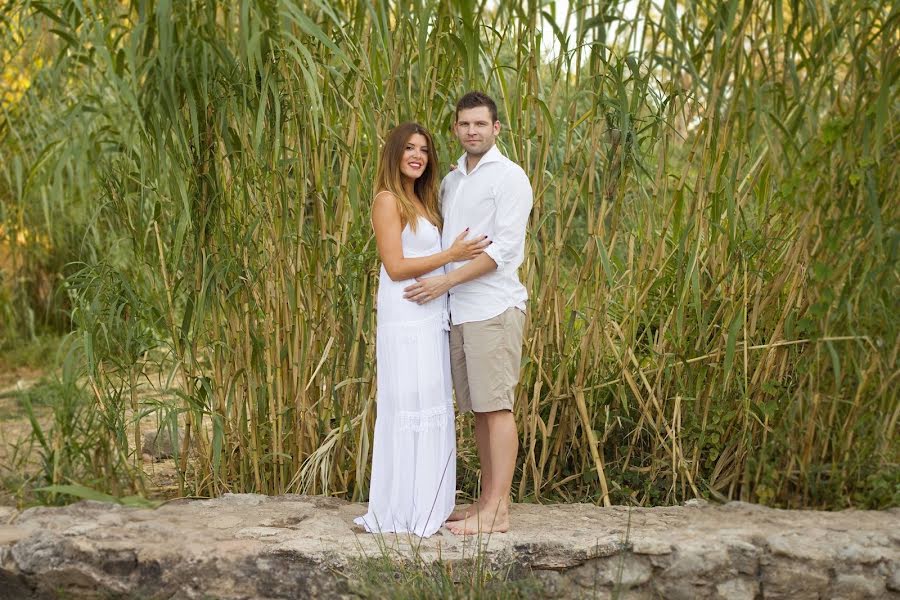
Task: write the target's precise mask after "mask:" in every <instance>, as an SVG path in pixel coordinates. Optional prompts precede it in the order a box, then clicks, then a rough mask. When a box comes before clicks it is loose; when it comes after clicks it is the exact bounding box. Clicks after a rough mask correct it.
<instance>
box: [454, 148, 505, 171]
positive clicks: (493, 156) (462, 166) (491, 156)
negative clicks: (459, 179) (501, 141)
mask: <svg viewBox="0 0 900 600" xmlns="http://www.w3.org/2000/svg"><path fill="white" fill-rule="evenodd" d="M504 158H505V157H504V156H503V153H502V152H500V149H499V148H497V144H494V145H493V146H491V149H490V150H488V151H487V152H485V153H484V156H482V157H481V160H479V161H478V164H477V165H475V168H474V169H472V172H475V171H477V170H478V169H479V168H480V167H481V165H483V164H486V163H490V162H500V161H501V160H503V159H504ZM456 167H457V168H458V169H459V170H460V171H462V174H463V175H469V174H470V173H468V172H467V171H466V153H465V152H463V155H462V156H460V157H459V159H458V160H457V161H456Z"/></svg>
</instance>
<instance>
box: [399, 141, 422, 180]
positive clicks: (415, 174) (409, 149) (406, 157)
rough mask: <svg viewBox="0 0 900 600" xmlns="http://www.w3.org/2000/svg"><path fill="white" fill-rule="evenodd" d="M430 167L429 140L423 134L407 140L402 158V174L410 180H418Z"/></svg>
mask: <svg viewBox="0 0 900 600" xmlns="http://www.w3.org/2000/svg"><path fill="white" fill-rule="evenodd" d="M427 166H428V140H427V139H425V136H424V135H422V134H421V133H414V134H412V135H411V136H410V137H409V139H408V140H406V147H405V148H404V149H403V156H402V157H401V158H400V172H401V173H402V174H403V176H404V177H408V178H409V179H418V178H419V177H421V176H422V173H424V172H425V167H427Z"/></svg>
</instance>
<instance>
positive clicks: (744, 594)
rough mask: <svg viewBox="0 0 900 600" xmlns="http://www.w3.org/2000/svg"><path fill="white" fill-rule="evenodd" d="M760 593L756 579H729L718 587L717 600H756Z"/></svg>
mask: <svg viewBox="0 0 900 600" xmlns="http://www.w3.org/2000/svg"><path fill="white" fill-rule="evenodd" d="M758 593H759V582H758V581H756V580H755V579H753V580H750V579H743V578H742V579H729V580H728V581H723V582H722V583H720V584H719V585H717V586H716V596H715V597H716V598H717V599H718V598H721V599H722V600H754V598H756V595H757V594H758Z"/></svg>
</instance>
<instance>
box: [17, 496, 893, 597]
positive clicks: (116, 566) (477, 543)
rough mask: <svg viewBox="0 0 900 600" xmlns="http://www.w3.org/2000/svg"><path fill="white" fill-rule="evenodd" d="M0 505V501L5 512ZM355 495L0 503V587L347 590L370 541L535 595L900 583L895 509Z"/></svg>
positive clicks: (717, 592)
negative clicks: (450, 516)
mask: <svg viewBox="0 0 900 600" xmlns="http://www.w3.org/2000/svg"><path fill="white" fill-rule="evenodd" d="M4 511H5V512H4ZM364 512H365V509H364V507H363V505H360V504H353V503H349V502H344V501H341V500H336V499H331V498H322V497H310V496H297V495H286V496H278V497H268V496H259V495H253V494H226V495H225V496H223V497H221V498H216V499H212V500H180V501H175V502H171V503H168V504H166V505H164V506H162V507H160V508H158V509H156V510H147V509H134V508H125V507H122V506H119V505H111V504H105V503H99V502H91V501H83V502H79V503H77V504H72V505H70V506H66V507H61V508H51V507H36V508H31V509H28V510H25V511H23V512H21V513H16V512H15V511H13V510H11V509H2V508H0V599H6V598H15V599H16V600H19V599H28V598H34V599H37V598H55V597H57V594H56V592H57V591H58V590H65V592H66V593H67V595H66V596H65V597H67V598H110V597H112V598H153V599H193V598H221V599H228V600H232V599H234V600H237V599H251V598H254V599H256V598H259V599H276V598H297V597H352V594H351V590H350V589H348V586H347V582H346V580H345V579H344V578H342V577H338V576H336V572H340V571H343V570H345V569H346V568H347V566H348V565H349V564H350V563H351V562H352V561H353V560H355V559H358V558H360V557H362V556H366V555H367V556H378V555H380V554H381V552H382V551H383V550H384V549H387V551H389V552H396V553H397V555H398V556H404V555H405V556H410V555H411V554H412V552H413V549H414V548H415V549H416V551H417V552H418V553H419V554H420V556H421V557H422V558H424V559H425V560H438V559H440V560H444V561H461V560H471V558H472V557H473V555H474V554H475V553H476V552H477V551H478V548H479V547H481V548H482V549H483V551H484V552H485V555H486V558H487V559H488V561H489V562H490V563H491V564H493V565H495V566H497V567H498V568H499V567H506V566H509V565H510V564H515V565H516V566H517V569H516V571H517V572H523V573H527V572H528V571H529V570H530V571H531V572H532V573H534V574H535V575H536V576H537V577H538V579H539V580H540V581H541V582H542V585H543V587H544V595H545V597H547V598H581V597H585V596H587V597H591V598H600V599H602V598H609V597H611V596H612V594H613V591H614V590H618V591H619V592H622V593H621V594H619V597H620V598H626V599H638V598H658V597H664V598H674V599H682V598H683V599H694V598H728V599H747V600H755V599H757V598H791V599H803V598H810V599H813V598H815V599H818V598H900V509H896V508H895V509H891V510H888V511H855V510H846V511H842V512H816V511H784V510H775V509H769V508H764V507H760V506H755V505H750V504H744V503H740V502H734V503H730V504H725V505H722V506H712V505H695V506H678V507H657V508H627V507H612V508H600V507H597V506H593V505H587V504H569V505H543V506H541V505H534V504H519V505H514V506H513V508H512V510H511V523H512V526H513V530H512V531H511V532H510V533H505V534H494V535H492V536H490V537H489V538H486V539H482V540H475V539H473V538H471V537H470V538H458V537H456V536H454V535H452V534H451V533H449V532H447V531H445V530H441V532H439V533H438V534H436V535H435V536H433V537H431V538H430V539H427V540H421V541H420V540H419V539H418V538H414V537H409V536H406V535H389V536H384V537H383V538H382V539H379V538H378V536H373V535H369V534H366V533H362V532H361V530H360V529H359V528H358V527H356V526H355V525H354V524H353V517H356V516H359V515H361V514H363V513H364Z"/></svg>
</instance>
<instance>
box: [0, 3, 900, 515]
mask: <svg viewBox="0 0 900 600" xmlns="http://www.w3.org/2000/svg"><path fill="white" fill-rule="evenodd" d="M12 7H13V8H12V9H7V10H12V11H18V12H17V14H19V15H21V18H22V21H23V22H24V24H25V25H24V27H26V29H27V33H28V35H30V36H35V37H36V38H37V39H40V40H41V43H42V44H44V46H45V48H46V54H47V56H48V58H52V59H53V60H52V61H51V63H50V65H49V66H48V67H45V68H44V69H42V71H41V73H40V74H39V76H38V77H37V78H36V80H35V84H34V85H33V87H32V89H31V90H30V92H29V93H28V94H27V95H26V97H25V98H24V99H23V100H22V101H21V102H20V103H19V104H17V105H16V106H15V107H13V108H12V109H11V111H7V113H6V115H5V120H4V121H3V122H2V123H3V124H2V129H0V148H2V151H3V153H4V156H5V157H9V158H8V159H4V161H3V166H2V167H0V173H2V177H0V194H3V196H4V197H5V198H8V199H9V201H10V202H12V203H13V205H14V206H16V207H18V210H19V214H21V215H24V216H25V217H26V220H28V224H29V226H31V227H37V228H40V229H41V230H42V231H44V230H46V232H47V235H49V236H50V237H51V239H54V240H55V238H54V236H55V235H56V234H57V232H58V227H57V225H56V223H57V222H58V221H59V220H60V219H62V218H63V217H64V216H65V215H68V214H70V213H71V212H72V211H73V210H74V207H75V206H80V207H84V208H83V209H82V210H83V211H84V212H86V213H88V214H89V215H90V218H88V219H85V220H82V221H81V222H80V227H81V231H82V232H83V244H82V247H81V248H80V249H79V257H80V260H81V261H82V266H81V270H80V272H79V273H78V274H77V275H71V276H69V277H68V278H67V279H66V281H65V283H64V289H65V290H66V292H67V294H68V295H69V297H70V298H71V301H72V303H73V305H74V311H73V315H74V316H75V318H74V321H75V323H76V326H77V328H78V329H77V334H78V335H79V336H80V337H81V339H83V340H84V347H85V348H88V349H90V352H89V353H87V354H85V358H84V361H83V365H84V372H85V374H86V375H87V381H88V384H87V386H88V388H89V389H90V391H91V394H92V396H93V397H94V401H96V402H98V403H99V405H101V406H104V407H107V408H106V412H107V413H108V414H111V415H114V414H121V415H126V414H130V415H132V416H131V417H129V418H125V417H122V418H118V419H112V420H109V421H108V422H106V423H104V425H103V426H100V425H98V426H97V427H96V435H98V436H99V437H101V438H104V439H110V440H112V442H111V444H112V447H115V448H116V449H117V452H118V454H120V455H124V456H126V457H127V456H130V457H131V458H130V461H131V463H132V465H134V464H135V463H136V460H137V458H136V457H137V453H136V450H135V448H134V447H135V445H136V443H137V439H136V438H137V436H138V433H139V431H138V418H139V416H141V415H142V414H143V413H145V412H148V411H150V412H153V411H166V415H165V416H164V420H165V419H169V420H171V419H172V418H179V419H182V421H183V423H184V426H185V429H186V430H187V437H186V443H185V445H184V447H183V448H182V452H181V453H180V455H179V459H178V464H179V470H180V473H181V475H182V479H181V489H182V492H183V493H192V494H210V495H214V494H219V493H222V492H225V491H238V490H240V491H256V492H262V493H284V492H304V493H324V494H336V495H343V496H346V497H349V498H355V499H359V498H364V497H365V495H366V481H367V474H366V473H367V471H366V470H367V465H368V460H369V456H370V454H371V430H372V423H373V420H374V415H375V411H376V407H375V402H374V398H375V389H374V355H373V348H374V319H375V315H374V302H373V299H374V294H375V290H376V285H377V283H376V282H377V279H376V273H377V270H376V269H377V256H376V253H375V248H374V244H373V239H372V234H371V230H370V227H369V224H368V201H369V198H371V195H372V192H373V190H372V183H371V182H372V174H373V172H374V168H375V160H376V157H377V152H378V149H379V146H380V141H381V140H382V139H383V137H384V135H385V134H386V132H387V131H388V130H389V129H390V127H391V126H392V125H394V124H396V123H397V122H399V121H401V120H405V119H416V120H419V121H420V122H423V123H424V124H426V125H427V126H429V127H430V128H431V129H433V130H434V131H436V132H437V133H438V139H439V140H440V147H439V155H440V157H441V162H442V164H443V165H446V164H448V162H449V161H450V160H452V159H453V158H455V156H456V155H457V154H458V152H459V149H458V148H457V147H456V146H455V145H454V144H453V143H452V137H451V136H450V135H449V132H448V127H449V125H450V124H451V122H452V118H453V110H452V107H453V104H454V102H455V99H456V98H457V97H458V96H459V95H460V94H461V93H463V92H464V91H466V90H468V89H472V88H478V89H483V90H485V91H487V92H489V93H491V94H493V95H494V96H495V97H496V98H497V99H498V102H499V104H500V108H501V118H502V119H503V123H504V130H503V133H502V135H501V142H502V147H503V150H504V152H506V153H507V154H508V155H509V156H510V157H511V158H512V159H514V160H516V161H517V162H519V163H520V164H522V165H523V167H524V168H525V169H526V171H527V172H528V173H529V175H530V177H531V181H532V185H533V187H534V189H535V206H534V210H533V213H532V218H531V222H530V225H529V237H528V241H527V252H526V262H525V265H524V266H523V268H522V271H521V276H522V278H523V280H524V281H525V282H526V284H527V287H528V289H529V292H530V295H531V299H530V303H529V311H528V315H529V319H528V326H527V333H526V340H525V346H526V348H525V358H524V362H523V365H524V369H523V378H522V383H521V385H520V387H519V391H518V398H517V404H516V417H517V422H518V423H519V425H520V434H521V439H522V452H521V455H520V459H521V463H520V469H519V470H518V473H517V477H516V482H515V485H514V494H515V497H516V499H518V500H526V499H527V500H538V501H540V500H544V499H569V500H590V501H596V502H602V503H610V502H632V503H640V504H648V503H665V502H675V501H678V500H681V499H683V498H686V497H691V496H695V495H712V496H717V497H729V498H741V499H746V500H755V501H762V502H767V503H776V504H781V505H790V506H844V505H848V504H863V505H884V504H888V503H895V502H896V501H897V493H898V492H897V476H898V475H897V474H898V468H897V458H898V456H897V453H898V448H897V444H896V442H895V441H894V439H895V437H896V424H897V417H898V414H900V404H898V402H897V395H896V393H895V392H894V391H893V390H894V388H895V387H896V385H894V383H895V380H896V375H897V372H898V371H897V350H898V339H900V338H898V335H897V319H896V317H895V316H894V313H895V312H896V311H894V310H893V306H894V305H895V302H893V300H892V299H893V298H895V297H896V296H897V291H898V289H897V288H898V281H897V271H896V267H895V266H894V265H895V264H896V255H897V239H898V238H897V228H896V225H897V203H896V201H895V200H894V199H893V197H892V196H891V194H890V190H892V189H894V185H892V184H895V183H896V175H895V174H894V171H893V170H892V169H891V168H890V167H891V165H892V164H893V162H895V160H896V144H897V139H896V134H895V133H894V132H895V129H896V118H895V115H896V110H895V109H896V105H897V99H896V98H897V97H896V90H897V71H896V68H895V67H894V66H893V62H892V61H891V60H890V58H891V56H892V55H893V54H894V53H895V52H896V33H897V29H896V26H897V13H896V9H894V8H891V7H889V5H888V4H887V3H883V2H876V1H866V0H856V1H854V2H849V3H845V4H841V5H828V6H825V5H822V4H818V3H812V4H810V3H806V4H800V3H784V2H782V1H781V0H757V1H754V2H746V3H738V2H736V1H728V2H700V3H694V4H685V3H678V2H670V1H666V2H663V3H661V4H654V3H651V2H648V1H639V2H637V3H636V4H633V5H632V4H629V5H626V3H600V2H586V3H579V4H578V5H577V6H573V8H572V9H571V12H570V14H568V15H561V14H556V15H555V16H554V14H553V12H552V11H551V10H549V9H548V8H547V7H544V9H541V8H540V7H539V6H538V5H537V4H535V3H522V4H501V5H500V6H499V7H488V6H486V4H485V3H474V2H466V1H459V2H405V3H366V2H350V1H346V2H307V3H301V4H299V5H297V4H294V3H286V2H274V1H271V2H269V1H267V2H262V1H260V2H242V3H228V2H217V1H214V0H209V1H206V2H197V3H188V4H181V3H169V2H155V1H150V0H145V1H134V2H130V3H127V2H123V3H116V2H100V1H97V2H88V3H84V4H82V3H75V2H62V3H59V4H50V3H43V2H26V1H21V2H17V3H13V4H12ZM635 8H636V14H632V12H631V11H632V10H633V9H635ZM550 36H553V37H555V38H556V42H557V44H558V46H559V51H558V52H557V53H556V55H555V57H550V58H547V57H546V56H545V55H544V54H543V53H542V47H543V46H544V45H545V44H546V42H547V38H548V37H550ZM64 89H65V93H61V91H62V90H64ZM38 116H40V118H37V117H38ZM72 134H75V135H72ZM26 171H27V172H28V173H29V175H28V177H27V182H28V184H27V185H24V186H22V185H19V184H18V183H17V182H18V181H20V180H21V177H18V175H17V173H19V172H26ZM38 199H42V201H43V204H41V203H40V202H38ZM36 205H37V206H42V211H41V210H38V209H36V208H34V207H35V206H36ZM42 215H44V216H46V215H51V216H52V219H51V220H47V219H44V220H42V219H41V216H42ZM110 340H112V341H110ZM160 368H162V369H165V370H166V372H167V375H168V377H167V381H168V382H169V383H168V384H167V385H165V386H163V388H164V389H163V390H161V391H164V392H168V393H171V394H172V395H173V402H172V403H169V404H167V405H166V404H162V405H156V406H151V407H148V406H144V405H142V404H141V400H140V399H139V398H137V397H136V396H135V394H134V390H135V388H136V383H137V382H138V381H141V380H142V379H143V378H145V377H146V376H147V375H148V374H149V373H150V372H152V371H155V370H157V369H160ZM133 415H138V417H135V416H133ZM460 429H461V435H462V438H461V453H460V467H461V468H460V478H461V480H460V484H461V487H462V489H464V490H465V491H467V492H474V491H475V490H476V488H477V476H478V473H477V464H476V463H475V462H474V456H473V453H472V452H470V451H468V450H467V448H468V446H467V443H468V442H467V440H471V425H470V423H469V422H468V421H466V420H462V421H461V422H460ZM189 448H190V449H192V450H193V452H194V454H193V455H189V454H188V453H187V450H188V449H189ZM123 469H124V467H123ZM126 472H128V473H130V474H129V475H128V476H127V477H129V478H131V479H132V481H133V484H132V487H134V488H135V489H138V488H139V487H140V475H139V474H136V473H138V471H137V470H136V469H133V468H131V469H128V470H126ZM75 474H76V472H75V471H72V472H69V473H50V474H48V478H49V479H51V481H52V482H53V483H57V482H59V481H64V480H66V478H67V477H68V478H72V477H73V476H75Z"/></svg>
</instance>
